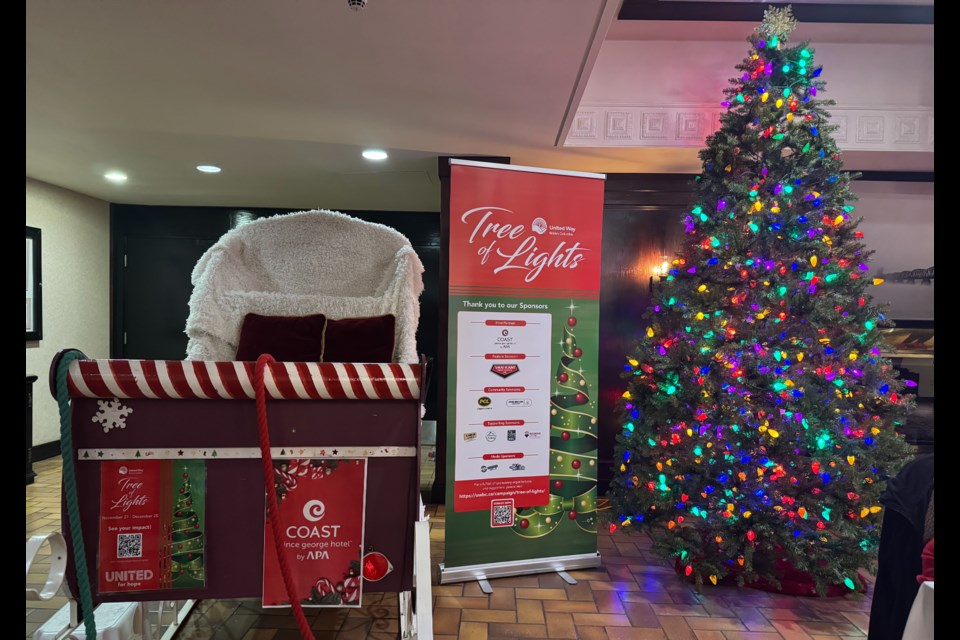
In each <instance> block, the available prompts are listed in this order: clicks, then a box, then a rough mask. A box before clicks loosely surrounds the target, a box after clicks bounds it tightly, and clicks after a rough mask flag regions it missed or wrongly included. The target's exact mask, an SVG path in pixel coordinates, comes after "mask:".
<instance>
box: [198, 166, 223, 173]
mask: <svg viewBox="0 0 960 640" xmlns="http://www.w3.org/2000/svg"><path fill="white" fill-rule="evenodd" d="M197 171H199V172H201V173H220V167H218V166H217V165H215V164H198V165H197Z"/></svg>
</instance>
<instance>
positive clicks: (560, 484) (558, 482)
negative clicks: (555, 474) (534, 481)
mask: <svg viewBox="0 0 960 640" xmlns="http://www.w3.org/2000/svg"><path fill="white" fill-rule="evenodd" d="M553 488H554V489H558V490H559V489H563V480H554V481H553Z"/></svg>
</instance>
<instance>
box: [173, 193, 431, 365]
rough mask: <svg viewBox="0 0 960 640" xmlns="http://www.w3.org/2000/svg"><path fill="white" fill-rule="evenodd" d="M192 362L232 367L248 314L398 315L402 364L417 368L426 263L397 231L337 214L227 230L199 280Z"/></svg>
mask: <svg viewBox="0 0 960 640" xmlns="http://www.w3.org/2000/svg"><path fill="white" fill-rule="evenodd" d="M190 280H191V283H192V284H193V293H192V295H191V296H190V314H189V316H188V317H187V326H186V334H187V336H188V337H189V338H190V340H189V342H188V344H187V359H188V360H219V361H225V360H233V359H234V356H235V355H236V352H237V344H238V342H239V337H240V328H241V326H242V323H243V319H244V317H245V316H246V315H247V314H248V313H257V314H261V315H283V316H305V315H310V314H316V313H322V314H324V315H326V316H327V317H328V318H330V319H334V320H340V319H343V318H360V317H370V316H380V315H385V314H393V315H394V316H395V317H396V320H397V321H396V334H395V340H394V353H393V362H407V363H410V362H417V360H418V355H417V343H416V331H417V325H418V323H419V321H420V302H419V298H420V294H421V293H422V291H423V264H422V263H421V262H420V258H419V257H418V256H417V254H416V252H415V251H414V250H413V247H412V246H411V245H410V241H409V240H408V239H407V238H406V237H405V236H403V234H401V233H399V232H398V231H396V230H394V229H391V228H390V227H386V226H384V225H380V224H374V223H371V222H365V221H363V220H359V219H357V218H353V217H351V216H347V215H344V214H342V213H338V212H334V211H324V210H314V211H304V212H300V213H291V214H287V215H282V216H274V217H272V218H262V219H260V220H256V221H254V222H251V223H249V224H246V225H244V226H242V227H239V228H237V229H233V230H232V231H229V232H227V233H226V234H224V235H223V237H221V238H220V240H218V241H217V243H216V244H214V245H213V246H212V247H210V249H208V250H207V252H206V253H204V254H203V256H201V258H200V260H199V261H198V262H197V265H196V266H195V267H194V270H193V274H192V275H191V278H190Z"/></svg>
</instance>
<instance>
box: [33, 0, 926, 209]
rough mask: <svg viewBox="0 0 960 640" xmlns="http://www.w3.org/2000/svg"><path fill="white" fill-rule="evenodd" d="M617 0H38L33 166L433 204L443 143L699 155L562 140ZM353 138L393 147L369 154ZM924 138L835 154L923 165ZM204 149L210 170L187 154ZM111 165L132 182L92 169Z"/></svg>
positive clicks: (221, 188) (233, 200) (104, 195)
mask: <svg viewBox="0 0 960 640" xmlns="http://www.w3.org/2000/svg"><path fill="white" fill-rule="evenodd" d="M618 5H619V0H523V1H522V2H517V1H516V0H483V1H482V2H478V1H475V0H474V1H470V0H416V1H414V0H408V1H402V2H401V1H400V0H369V4H368V6H367V7H366V8H365V9H364V10H363V11H360V12H354V11H351V10H350V9H348V7H347V3H346V0H311V1H306V0H285V1H283V2H266V1H264V0H204V2H195V1H190V0H167V1H165V2H130V1H129V0H97V1H93V0H76V1H73V2H63V1H56V0H31V2H28V3H27V5H26V8H27V21H26V60H27V91H26V106H27V121H26V125H27V131H26V133H27V157H26V175H27V176H28V177H30V178H35V179H38V180H42V181H45V182H49V183H52V184H56V185H59V186H62V187H65V188H68V189H72V190H74V191H78V192H80V193H84V194H87V195H91V196H94V197H97V198H101V199H104V200H108V201H110V202H121V203H141V204H194V205H226V206H249V207H257V206H275V207H291V208H301V207H302V208H309V207H325V208H331V209H355V210H358V209H374V210H376V209H380V210H421V211H423V210H426V211H430V210H437V209H438V208H439V184H438V180H437V176H436V168H437V156H438V155H446V154H486V155H504V156H510V157H511V158H512V161H513V162H514V163H515V164H525V165H535V166H543V167H555V168H564V169H574V170H588V171H601V172H638V171H664V172H672V171H695V170H696V168H697V166H698V165H697V160H696V150H695V149H688V148H659V149H649V148H647V149H630V148H618V149H609V148H604V149H600V148H595V149H594V148H570V147H563V146H558V144H559V145H562V142H563V140H564V138H565V136H566V133H567V129H568V127H569V122H570V119H571V118H572V117H573V114H574V113H575V112H576V108H577V106H578V104H579V100H580V97H581V95H582V94H583V91H584V89H585V87H586V84H587V79H588V76H589V73H590V71H591V69H592V66H593V63H594V61H595V60H596V59H597V56H598V53H599V50H600V48H601V45H602V42H603V40H604V38H605V37H606V35H607V31H608V29H609V28H610V25H611V24H613V23H614V16H615V13H616V9H617V6H618ZM696 25H697V23H685V24H684V25H681V26H676V27H671V26H670V25H667V24H666V23H664V24H660V25H654V27H653V29H652V30H651V27H650V24H649V23H636V22H634V23H619V24H616V25H615V26H614V28H613V30H612V33H611V35H613V36H615V37H617V38H619V39H632V38H649V39H660V38H664V37H673V38H676V39H682V38H689V37H695V33H694V32H695V31H696V29H697V28H701V29H702V27H696ZM692 26H693V27H694V32H691V27H692ZM665 27H667V28H670V29H674V32H673V35H672V36H670V35H665V34H669V32H668V31H665ZM725 28H726V29H728V30H729V29H730V27H729V25H725ZM751 28H752V26H751V25H746V30H745V31H742V32H741V34H740V35H739V37H738V39H742V38H745V37H746V35H747V34H748V33H749V30H750V29H751ZM871 28H874V29H876V27H871ZM911 28H914V27H904V29H905V31H899V30H896V28H893V27H888V28H887V31H890V30H891V29H894V31H895V32H891V33H886V34H884V33H881V32H879V31H878V33H877V34H876V36H875V37H876V38H877V41H878V42H884V41H885V40H884V39H882V38H896V37H907V38H914V39H916V38H918V37H930V38H931V40H932V26H930V28H929V32H923V33H924V34H927V33H929V36H927V35H920V36H917V35H910V34H907V35H906V36H904V35H903V34H904V33H907V32H908V31H909V30H910V29H911ZM645 29H646V32H647V35H644V30H645ZM692 33H693V35H691V34H692ZM716 33H717V32H716V30H711V29H706V30H705V34H707V35H709V36H710V37H711V38H713V39H718V38H717V36H716ZM858 33H860V34H861V37H862V33H863V32H862V31H858ZM731 34H732V31H731ZM736 62H737V61H736V60H731V61H730V67H731V69H732V67H733V65H734V64H735V63H736ZM622 63H623V64H645V63H649V62H648V61H633V60H630V61H623V62H622ZM930 73H932V70H931V71H930ZM366 147H380V148H384V149H386V150H387V151H389V153H390V158H389V160H387V161H385V162H383V163H379V164H373V163H370V162H368V161H365V160H363V159H362V158H361V157H360V150H361V149H363V148H366ZM851 155H853V159H852V160H851ZM874 155H876V154H874ZM907 155H908V156H911V155H912V154H907ZM929 155H930V156H931V157H930V158H918V157H916V156H915V155H912V157H910V158H905V159H893V158H891V157H890V154H887V155H886V157H883V158H881V157H879V156H877V157H868V156H867V155H864V156H863V157H858V156H857V155H856V153H853V154H848V156H847V159H848V163H850V162H857V163H858V166H857V168H907V169H909V168H921V169H924V168H932V154H929ZM205 163H206V164H217V165H220V166H222V167H223V172H222V173H220V174H217V175H204V174H200V173H198V172H197V171H196V170H195V169H194V167H195V165H197V164H205ZM891 163H892V164H894V165H898V166H896V167H888V166H886V165H888V164H891ZM911 164H913V165H922V166H916V167H914V166H906V165H911ZM927 164H929V165H930V166H929V167H927V166H926V165H927ZM866 165H877V166H866ZM112 169H115V170H122V171H124V172H125V173H127V174H128V175H129V180H128V181H127V182H126V183H124V184H122V185H116V184H113V183H110V182H108V181H106V180H104V178H103V174H104V173H105V172H106V171H108V170H112Z"/></svg>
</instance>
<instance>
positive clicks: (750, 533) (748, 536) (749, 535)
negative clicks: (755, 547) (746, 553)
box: [747, 529, 757, 542]
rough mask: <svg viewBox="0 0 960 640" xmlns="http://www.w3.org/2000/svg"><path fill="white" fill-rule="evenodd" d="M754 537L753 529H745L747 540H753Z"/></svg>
mask: <svg viewBox="0 0 960 640" xmlns="http://www.w3.org/2000/svg"><path fill="white" fill-rule="evenodd" d="M756 537H757V534H755V533H754V532H753V529H751V530H750V531H747V540H749V541H750V542H753V541H754V540H755V539H756Z"/></svg>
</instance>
